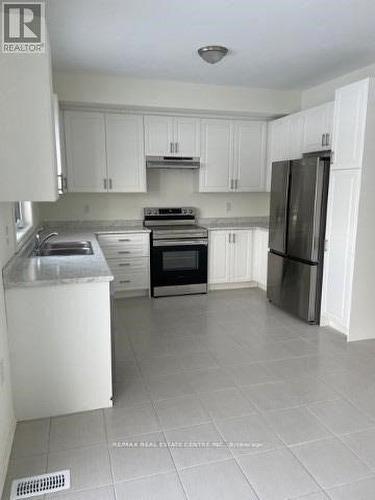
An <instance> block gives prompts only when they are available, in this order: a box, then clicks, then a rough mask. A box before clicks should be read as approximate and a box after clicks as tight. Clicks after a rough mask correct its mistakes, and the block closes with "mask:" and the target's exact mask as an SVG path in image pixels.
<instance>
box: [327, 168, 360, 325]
mask: <svg viewBox="0 0 375 500" xmlns="http://www.w3.org/2000/svg"><path fill="white" fill-rule="evenodd" d="M360 182H361V172H360V170H332V171H331V178H330V186H329V193H328V207H327V229H326V239H327V251H326V253H325V262H324V282H323V302H322V315H323V316H326V317H327V318H328V320H329V321H330V322H331V324H332V326H334V327H335V328H337V329H339V330H340V331H342V332H343V333H347V331H348V328H349V320H350V307H351V295H352V279H353V268H354V253H355V241H356V232H357V218H358V205H359V192H360Z"/></svg>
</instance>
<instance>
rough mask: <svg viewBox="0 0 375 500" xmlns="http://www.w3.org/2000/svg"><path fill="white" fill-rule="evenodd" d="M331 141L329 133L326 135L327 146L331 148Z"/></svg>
mask: <svg viewBox="0 0 375 500" xmlns="http://www.w3.org/2000/svg"><path fill="white" fill-rule="evenodd" d="M330 139H331V137H330V134H329V133H327V134H326V146H329V143H330Z"/></svg>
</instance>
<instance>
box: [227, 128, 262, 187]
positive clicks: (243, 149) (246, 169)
mask: <svg viewBox="0 0 375 500" xmlns="http://www.w3.org/2000/svg"><path fill="white" fill-rule="evenodd" d="M266 131H267V125H266V123H265V122H257V121H235V122H234V162H233V167H234V168H233V174H232V175H231V178H233V179H235V183H236V184H235V189H236V191H243V192H250V191H264V188H265V185H264V184H265V176H266Z"/></svg>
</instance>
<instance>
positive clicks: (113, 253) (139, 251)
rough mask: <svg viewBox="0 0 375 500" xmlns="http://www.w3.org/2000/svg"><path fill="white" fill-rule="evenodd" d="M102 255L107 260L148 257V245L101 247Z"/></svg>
mask: <svg viewBox="0 0 375 500" xmlns="http://www.w3.org/2000/svg"><path fill="white" fill-rule="evenodd" d="M102 250H103V253H104V255H105V257H106V258H107V259H121V260H123V259H128V258H133V257H148V255H149V247H148V245H147V246H145V245H129V244H127V245H114V246H111V247H110V246H108V247H102Z"/></svg>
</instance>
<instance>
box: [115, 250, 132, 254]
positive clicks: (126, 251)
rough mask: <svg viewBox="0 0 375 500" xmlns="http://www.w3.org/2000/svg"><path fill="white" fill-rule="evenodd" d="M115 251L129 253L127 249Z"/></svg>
mask: <svg viewBox="0 0 375 500" xmlns="http://www.w3.org/2000/svg"><path fill="white" fill-rule="evenodd" d="M117 253H119V254H125V253H130V252H129V250H119V251H118V252H117Z"/></svg>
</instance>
